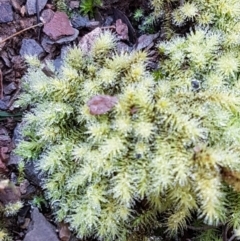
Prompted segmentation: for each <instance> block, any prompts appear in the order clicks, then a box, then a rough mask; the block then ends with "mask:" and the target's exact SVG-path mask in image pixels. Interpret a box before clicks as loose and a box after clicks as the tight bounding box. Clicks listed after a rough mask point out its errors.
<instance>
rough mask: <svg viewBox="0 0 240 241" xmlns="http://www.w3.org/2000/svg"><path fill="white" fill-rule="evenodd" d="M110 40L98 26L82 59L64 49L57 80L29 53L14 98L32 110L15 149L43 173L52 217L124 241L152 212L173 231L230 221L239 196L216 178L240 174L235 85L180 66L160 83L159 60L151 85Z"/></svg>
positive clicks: (139, 65)
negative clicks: (192, 220)
mask: <svg viewBox="0 0 240 241" xmlns="http://www.w3.org/2000/svg"><path fill="white" fill-rule="evenodd" d="M179 41H180V42H181V41H183V40H179ZM174 44H175V45H176V43H174ZM115 46H116V39H115V37H114V35H112V34H111V33H110V32H108V31H106V32H104V33H103V34H101V35H100V37H99V38H97V39H96V41H95V43H94V45H93V47H92V48H91V50H90V51H89V53H88V54H83V51H82V50H81V48H77V47H75V48H73V49H69V51H68V53H67V55H66V57H65V60H64V64H63V66H62V68H61V70H60V71H58V72H56V73H55V77H54V76H53V77H47V76H46V75H45V74H44V73H43V72H42V71H41V65H42V64H41V63H40V62H39V61H38V60H37V59H36V58H32V57H28V58H27V61H28V63H29V69H28V73H27V75H26V76H25V78H24V80H23V93H22V94H21V96H20V99H19V100H18V102H17V103H18V104H19V105H21V106H26V105H28V104H31V108H30V110H29V111H26V113H25V115H24V118H23V123H24V128H23V134H24V136H25V141H22V142H21V143H20V144H19V145H18V147H17V150H16V152H17V153H18V154H19V155H21V156H22V157H23V158H24V159H29V160H30V159H34V162H35V163H36V165H37V166H38V168H39V169H40V170H41V171H42V172H44V173H46V175H47V178H46V179H45V180H43V187H44V189H45V190H46V197H47V198H48V199H49V200H50V201H51V203H52V206H53V208H54V211H55V214H56V219H57V220H59V221H62V220H64V221H65V222H68V223H69V224H70V226H71V228H72V229H73V230H74V231H75V232H76V233H77V234H78V236H79V237H81V238H82V237H96V238H97V239H99V240H105V241H113V240H131V237H133V236H134V233H137V232H139V231H141V232H142V231H143V230H145V231H146V230H151V229H153V228H155V227H158V226H159V220H160V219H161V220H162V219H163V220H165V223H164V225H166V226H164V227H166V230H167V231H168V232H169V233H170V234H176V233H177V231H178V230H181V229H183V228H185V227H186V225H187V222H188V220H189V219H190V218H192V214H198V218H199V219H200V220H202V222H205V223H206V224H209V225H215V226H217V225H218V224H220V223H223V222H231V223H234V227H236V228H237V227H239V226H240V225H239V222H240V221H239V220H240V219H237V218H236V217H237V215H238V216H239V209H236V207H237V205H238V203H240V201H237V200H238V199H239V197H240V196H239V194H238V193H237V192H235V191H234V190H233V189H232V188H230V187H228V188H227V184H226V183H225V182H224V173H226V170H228V171H233V172H239V171H240V157H239V155H240V151H239V144H240V128H239V127H240V125H239V118H238V116H239V113H240V93H239V90H238V88H237V86H238V85H239V81H238V80H236V81H235V82H234V83H231V84H228V85H226V84H225V82H220V84H219V85H218V86H217V87H216V86H213V87H212V88H211V87H210V86H211V85H210V83H211V82H209V81H210V80H209V79H207V78H206V79H205V82H204V84H203V82H201V81H200V80H196V79H193V78H192V77H193V76H192V75H191V76H190V77H189V78H185V79H184V81H182V82H181V76H184V74H185V72H184V71H182V72H181V71H180V69H179V70H178V72H177V74H178V75H176V76H173V77H171V78H170V74H169V72H167V71H166V67H164V66H166V62H164V63H163V69H162V74H163V76H165V78H164V77H163V78H161V79H159V80H154V79H153V77H152V74H151V73H150V72H149V71H148V70H147V69H146V63H147V54H146V53H145V52H131V53H120V54H117V53H116V52H115ZM165 49H166V48H165ZM164 53H165V54H166V55H167V53H166V50H165V52H164ZM168 58H170V57H168ZM166 61H167V59H166ZM169 66H170V65H169ZM48 67H49V68H52V71H54V69H53V67H51V64H50V63H49V66H48ZM164 68H165V69H164ZM164 71H165V72H164ZM235 72H236V71H235V70H233V73H234V74H235ZM230 75H231V73H230ZM223 170H224V171H223ZM229 197H231V198H230V199H229ZM233 197H235V198H233ZM232 200H234V201H232ZM239 200H240V199H239ZM232 214H234V215H235V216H234V215H232ZM161 217H164V218H161ZM159 218H160V219H159Z"/></svg>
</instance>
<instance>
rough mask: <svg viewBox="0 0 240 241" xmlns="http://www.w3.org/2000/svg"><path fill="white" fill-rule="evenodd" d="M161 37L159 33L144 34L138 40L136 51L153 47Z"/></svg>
mask: <svg viewBox="0 0 240 241" xmlns="http://www.w3.org/2000/svg"><path fill="white" fill-rule="evenodd" d="M158 36H159V33H156V34H144V35H142V36H140V37H139V38H138V40H137V43H136V45H135V49H136V50H137V51H138V50H141V49H144V48H147V47H149V46H150V45H151V46H152V45H153V41H154V40H155V39H156V38H157V37H158Z"/></svg>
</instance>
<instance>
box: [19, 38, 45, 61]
mask: <svg viewBox="0 0 240 241" xmlns="http://www.w3.org/2000/svg"><path fill="white" fill-rule="evenodd" d="M43 53H44V50H43V48H42V47H41V46H40V45H39V44H38V43H37V42H36V41H35V40H34V39H23V41H22V46H21V49H20V55H21V56H22V57H24V56H25V55H35V56H38V57H39V56H40V55H41V54H43Z"/></svg>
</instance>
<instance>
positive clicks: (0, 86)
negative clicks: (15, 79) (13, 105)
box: [0, 69, 3, 99]
mask: <svg viewBox="0 0 240 241" xmlns="http://www.w3.org/2000/svg"><path fill="white" fill-rule="evenodd" d="M0 99H3V75H2V70H1V69H0Z"/></svg>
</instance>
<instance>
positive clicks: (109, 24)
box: [103, 16, 114, 26]
mask: <svg viewBox="0 0 240 241" xmlns="http://www.w3.org/2000/svg"><path fill="white" fill-rule="evenodd" d="M113 21H114V19H113V18H112V17H111V16H108V17H106V20H105V22H104V24H103V26H111V25H112V24H113Z"/></svg>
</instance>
